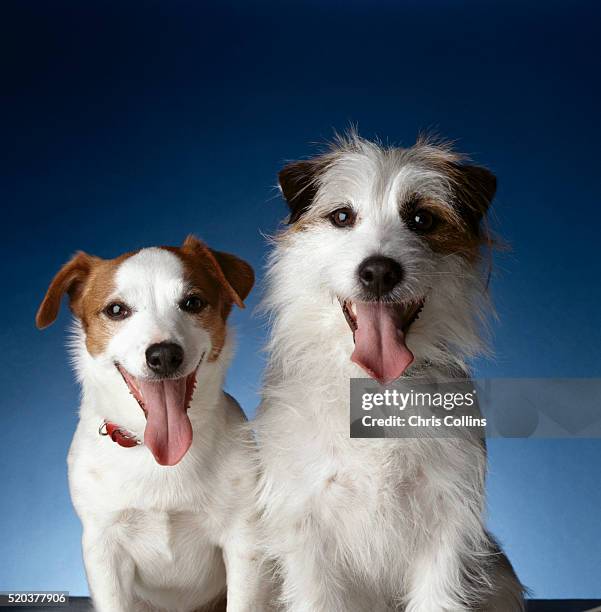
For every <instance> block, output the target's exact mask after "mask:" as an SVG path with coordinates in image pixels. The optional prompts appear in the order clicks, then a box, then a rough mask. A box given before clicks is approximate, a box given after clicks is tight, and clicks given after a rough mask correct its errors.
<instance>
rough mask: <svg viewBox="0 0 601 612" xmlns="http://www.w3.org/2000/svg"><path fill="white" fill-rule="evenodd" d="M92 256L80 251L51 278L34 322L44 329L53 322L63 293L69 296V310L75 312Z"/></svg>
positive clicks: (89, 269)
mask: <svg viewBox="0 0 601 612" xmlns="http://www.w3.org/2000/svg"><path fill="white" fill-rule="evenodd" d="M93 260H94V258H93V257H91V256H90V255H87V254H86V253H82V252H81V251H80V252H79V253H77V254H76V255H75V256H74V257H73V258H72V259H71V260H70V261H69V262H67V263H66V264H65V265H64V266H63V267H62V268H61V269H60V270H59V272H58V273H57V274H56V276H55V277H54V278H53V279H52V282H51V283H50V286H49V287H48V291H47V292H46V295H45V297H44V299H43V301H42V303H41V304H40V307H39V308H38V312H37V314H36V317H35V323H36V326H37V328H38V329H44V328H45V327H48V326H49V325H50V324H51V323H54V321H55V320H56V317H57V316H58V312H59V310H60V306H61V300H62V297H63V295H65V293H66V294H67V295H68V296H69V305H70V307H71V310H72V311H73V312H74V313H75V314H77V312H76V310H75V304H76V302H77V300H78V299H79V297H80V296H81V293H82V290H83V287H84V285H85V282H86V280H87V278H88V276H89V275H90V271H91V269H92V265H93Z"/></svg>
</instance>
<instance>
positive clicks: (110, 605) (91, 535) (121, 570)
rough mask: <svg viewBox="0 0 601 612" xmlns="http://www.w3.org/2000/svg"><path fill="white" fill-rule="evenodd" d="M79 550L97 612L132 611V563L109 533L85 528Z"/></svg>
mask: <svg viewBox="0 0 601 612" xmlns="http://www.w3.org/2000/svg"><path fill="white" fill-rule="evenodd" d="M82 548H83V557H84V564H85V568H86V574H87V577H88V584H89V586H90V592H91V595H92V600H93V601H94V609H95V610H96V612H131V610H133V609H134V599H133V578H134V571H135V568H134V562H133V560H132V559H131V557H129V556H128V555H126V554H125V553H124V551H123V549H122V547H121V546H120V545H119V543H118V542H117V541H116V540H115V538H114V537H112V536H111V534H110V531H106V532H102V531H99V530H97V529H90V528H89V527H88V528H85V527H84V534H83V538H82Z"/></svg>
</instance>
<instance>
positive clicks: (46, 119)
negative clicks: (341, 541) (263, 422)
mask: <svg viewBox="0 0 601 612" xmlns="http://www.w3.org/2000/svg"><path fill="white" fill-rule="evenodd" d="M597 7H598V5H597V6H595V3H593V2H590V3H581V2H572V3H570V5H569V7H568V6H567V4H565V5H562V4H560V3H556V2H545V3H539V2H520V3H517V2H515V3H514V2H504V3H502V4H500V3H491V2H453V3H451V2H442V1H438V2H437V1H434V0H431V1H428V2H419V3H418V2H408V1H405V2H396V3H392V2H390V3H388V2H382V3H380V4H378V5H377V6H376V5H375V4H374V3H367V2H365V3H362V2H354V1H346V2H325V1H322V2H320V3H317V2H306V3H304V4H299V3H295V2H286V3H282V2H279V3H276V2H273V3H261V4H254V3H243V4H238V3H236V2H234V3H231V2H230V3H228V4H227V6H223V7H222V8H217V7H216V6H210V5H207V4H200V3H192V2H163V3H156V2H145V3H137V4H136V3H113V2H85V3H77V2H72V3H65V2H56V1H55V2H52V3H43V2H27V3H24V2H21V3H18V4H17V3H14V4H10V3H3V11H2V12H3V16H2V19H0V22H1V23H2V26H1V27H2V30H3V32H2V36H0V46H1V51H2V53H1V55H0V57H1V58H2V60H1V61H2V63H3V67H2V68H3V69H2V83H1V85H2V90H3V92H4V94H3V97H2V119H1V125H2V139H1V142H2V145H1V151H2V158H3V159H2V163H1V166H0V168H1V175H2V185H1V191H2V195H1V201H2V207H3V211H2V228H3V231H2V242H1V243H0V248H1V249H2V254H1V255H2V256H1V257H0V265H1V266H2V286H3V290H2V293H3V298H2V301H1V302H0V317H1V320H2V321H3V325H2V331H1V332H0V333H1V338H0V341H1V346H2V367H1V368H0V383H1V388H2V395H1V398H2V399H1V418H2V444H1V445H0V478H1V486H2V493H1V494H0V498H1V499H0V541H1V542H2V553H3V554H2V560H1V562H0V590H2V589H67V590H69V591H71V593H72V594H83V593H86V592H87V586H86V583H85V578H84V573H83V569H82V563H81V559H80V548H79V537H80V526H79V522H78V520H77V518H76V516H75V514H74V512H73V510H72V508H71V504H70V501H69V495H68V491H67V483H66V466H65V456H66V453H67V449H68V446H69V442H70V438H71V435H72V433H73V430H74V428H75V424H76V410H77V405H78V389H77V386H76V384H75V382H74V380H73V376H72V372H71V370H70V367H69V363H68V359H67V356H66V351H65V339H66V329H67V326H68V322H69V315H68V313H67V312H66V311H65V312H63V313H62V314H61V317H60V319H59V321H58V323H57V324H56V325H54V326H53V327H51V328H50V329H48V330H47V331H45V332H43V333H41V332H38V331H36V329H35V328H34V325H33V319H34V313H35V310H36V308H37V306H38V303H39V301H40V300H41V298H42V296H43V294H44V291H45V289H46V286H47V284H48V282H49V280H50V279H51V277H52V275H53V274H54V273H55V272H56V271H57V270H58V268H59V266H60V265H61V264H62V263H63V262H64V261H65V260H66V259H67V258H68V257H69V256H70V254H71V253H72V252H73V251H75V250H76V249H84V250H86V251H89V252H91V253H94V254H97V255H100V256H105V257H112V256H115V255H117V254H119V253H121V252H123V251H126V250H131V249H134V248H137V247H141V246H146V245H153V244H165V243H167V244H169V243H171V244H176V243H179V242H180V241H181V240H182V239H183V237H184V236H185V235H186V234H187V233H188V232H195V233H197V234H198V235H200V236H201V237H203V238H204V239H206V240H207V241H208V242H209V243H210V244H211V245H214V246H216V247H218V248H220V249H224V250H232V251H234V252H236V253H238V254H239V255H241V256H243V257H245V258H246V259H248V260H249V261H250V262H251V263H252V264H253V265H254V266H255V267H256V269H257V270H259V271H260V270H261V268H262V266H263V265H264V258H265V254H266V248H267V247H266V241H265V239H264V238H263V237H262V235H261V232H266V233H270V232H273V231H274V230H275V229H276V227H277V224H278V220H279V219H281V218H282V217H283V215H284V206H283V204H282V202H281V201H280V200H279V198H278V196H277V191H276V190H275V188H274V185H275V176H276V172H277V170H278V168H279V167H280V166H281V165H282V163H283V162H284V161H285V160H287V159H290V158H295V157H299V156H305V155H308V154H310V153H311V152H313V151H314V150H315V149H314V148H313V147H312V146H311V143H312V142H315V141H318V142H319V141H322V140H323V139H326V138H329V137H331V135H332V128H336V129H344V128H345V127H346V126H347V125H348V124H349V122H351V121H352V122H357V123H358V125H359V128H360V130H361V132H362V133H363V134H364V135H366V136H368V137H372V136H381V137H383V138H384V139H388V140H391V141H394V142H401V143H405V144H410V143H412V141H413V140H414V138H415V135H416V133H417V131H418V130H419V129H423V128H433V129H435V130H437V131H438V132H439V133H441V134H442V135H444V136H446V137H449V138H452V139H456V140H457V143H458V147H459V148H460V149H461V150H463V151H467V152H469V153H471V154H473V155H474V156H475V158H476V159H477V160H478V161H479V162H481V163H484V164H486V165H488V166H490V167H491V168H492V169H493V170H494V171H495V172H496V173H497V175H498V177H499V185H500V188H499V193H498V198H497V200H496V206H495V212H496V226H497V228H498V230H499V231H500V232H501V233H502V235H503V236H504V237H505V238H506V239H507V240H508V241H509V242H510V243H511V245H512V247H513V250H512V252H511V253H508V254H504V255H502V256H500V257H498V258H497V266H496V275H495V278H494V280H493V292H494V295H495V300H496V304H497V307H498V312H499V315H500V320H499V322H498V323H495V324H494V332H495V349H496V355H497V356H496V359H495V360H494V361H487V362H478V363H477V364H476V370H477V372H478V374H480V375H487V376H536V377H541V376H559V375H561V376H599V375H600V374H601V368H600V367H599V344H600V341H601V325H599V303H600V300H601V283H600V282H599V255H598V254H599V242H600V238H601V235H600V232H599V228H600V227H601V209H600V206H599V185H598V175H599V170H598V164H599V158H598V154H597V150H598V145H599V140H600V135H601V134H600V131H601V130H600V125H599V103H600V96H599V77H598V72H599V61H598V58H599V35H600V31H599V26H598V24H599V18H600V13H599V9H598V8H597ZM259 276H260V277H261V276H262V273H259ZM259 295H260V289H259V290H257V291H255V292H254V294H253V296H252V298H251V299H250V306H251V308H249V309H247V310H246V311H244V312H238V313H236V314H235V322H236V324H237V326H238V328H239V330H240V333H239V344H240V348H239V350H238V355H237V357H236V360H235V362H234V365H233V368H232V369H231V371H230V374H229V377H228V378H229V382H228V389H229V390H230V391H231V392H232V393H233V394H234V395H235V396H237V397H238V399H239V400H240V401H241V403H242V404H243V405H244V407H245V408H246V409H247V411H248V412H249V413H253V412H254V410H255V407H256V404H257V389H258V385H259V380H260V375H261V370H262V365H263V358H262V356H261V355H259V354H258V352H259V350H260V347H261V345H262V343H263V341H264V338H265V330H264V328H263V327H262V325H261V322H260V321H259V320H258V319H257V318H256V317H252V307H253V306H255V305H256V302H257V300H258V296H259ZM490 455H491V463H490V479H489V506H490V526H491V529H492V530H493V532H494V533H495V534H496V535H497V536H498V537H499V538H500V540H501V541H502V542H503V543H504V545H505V547H506V549H507V551H508V553H509V555H510V557H511V559H512V561H513V563H514V564H515V566H516V569H517V571H518V573H519V575H520V576H521V578H522V580H523V581H524V582H525V583H526V584H527V585H528V586H530V587H531V588H532V590H533V593H534V594H535V595H536V596H537V597H558V598H560V597H583V598H584V597H591V598H592V597H601V557H600V555H599V551H600V550H601V521H600V520H599V508H600V507H601V492H600V486H599V484H600V474H601V441H599V440H591V441H545V440H537V441H533V440H512V441H509V440H493V441H492V442H491V444H490ZM107 495H110V491H107Z"/></svg>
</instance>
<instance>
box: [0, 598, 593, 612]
mask: <svg viewBox="0 0 601 612" xmlns="http://www.w3.org/2000/svg"><path fill="white" fill-rule="evenodd" d="M596 606H601V600H592V599H574V600H568V599H562V600H546V601H543V600H540V599H539V600H537V599H533V600H530V601H529V602H528V612H586V611H587V610H590V609H591V608H595V607H596ZM4 609H5V610H15V611H21V612H27V611H28V612H42V611H48V612H51V611H52V610H67V609H68V610H72V611H73V612H92V606H91V603H90V600H89V599H88V598H87V597H71V599H70V605H69V607H68V608H63V607H57V606H55V607H52V608H48V607H45V606H43V607H42V606H39V607H34V608H26V607H16V606H10V607H7V608H4Z"/></svg>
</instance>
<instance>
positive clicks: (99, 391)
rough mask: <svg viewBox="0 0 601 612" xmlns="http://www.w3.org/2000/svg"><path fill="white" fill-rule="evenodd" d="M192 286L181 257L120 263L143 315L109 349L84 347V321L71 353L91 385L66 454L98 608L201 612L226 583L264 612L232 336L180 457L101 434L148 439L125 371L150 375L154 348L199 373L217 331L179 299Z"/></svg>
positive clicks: (202, 392) (201, 394) (200, 390)
mask: <svg viewBox="0 0 601 612" xmlns="http://www.w3.org/2000/svg"><path fill="white" fill-rule="evenodd" d="M185 291H186V283H185V280H184V270H183V267H182V264H181V262H180V260H179V259H178V258H177V257H176V256H175V255H174V254H172V253H170V252H168V251H166V250H162V249H145V250H142V251H140V252H139V253H138V254H136V255H134V256H133V257H131V258H129V259H127V260H125V262H124V263H122V264H121V265H120V267H119V269H118V271H117V273H116V276H115V296H114V297H118V298H119V299H120V300H122V301H125V302H126V303H127V304H128V305H129V306H131V307H132V309H133V314H132V315H131V316H130V317H129V318H128V319H126V320H124V321H122V322H120V323H118V324H116V325H115V327H116V329H118V331H116V333H115V334H114V335H113V336H112V337H111V339H110V342H109V343H108V345H107V348H106V350H105V351H104V352H103V353H102V354H100V355H96V356H92V355H90V353H89V352H88V351H87V350H86V346H85V336H84V332H83V330H82V328H81V326H80V325H79V324H77V325H76V327H75V333H74V338H73V340H72V352H73V355H74V359H75V364H76V369H77V373H78V377H79V380H80V382H81V385H82V403H81V409H80V421H79V425H78V427H77V431H76V433H75V437H74V439H73V443H72V445H71V449H70V452H69V457H68V464H69V484H70V488H71V496H72V499H73V504H74V506H75V508H76V510H77V513H78V515H79V517H80V518H81V521H82V523H83V541H82V543H83V554H84V561H85V567H86V572H87V576H88V581H89V585H90V590H91V593H92V596H93V599H94V604H95V607H96V610H98V612H131V611H132V610H147V611H150V610H157V611H158V610H167V611H172V612H190V611H192V610H199V609H201V608H202V607H203V606H204V605H205V604H207V603H208V602H211V601H212V600H214V599H215V598H216V597H217V596H218V595H219V594H220V593H223V592H225V589H226V573H227V581H228V587H227V597H228V607H227V609H228V611H230V612H242V611H246V612H251V611H253V612H254V611H257V610H260V609H262V603H261V597H262V594H261V592H260V580H259V578H260V563H259V557H258V555H257V550H256V547H255V535H254V527H253V524H254V517H253V511H252V507H253V502H252V499H253V498H252V492H253V488H254V486H255V483H256V477H255V473H254V472H253V470H252V469H251V468H250V467H249V466H250V464H251V463H252V460H251V457H252V444H251V440H250V439H249V438H248V436H247V434H246V433H245V427H244V421H245V419H244V416H243V413H242V411H241V409H240V407H239V406H238V404H237V403H236V401H235V400H234V399H233V398H231V397H230V396H228V395H227V394H225V393H224V392H223V391H222V384H223V378H224V373H225V370H226V367H227V365H228V362H229V359H230V356H231V352H232V349H231V341H228V342H227V343H226V346H225V348H224V350H223V351H222V352H221V355H220V356H219V358H218V359H217V360H216V361H214V362H209V361H207V359H204V361H203V362H202V364H201V366H200V368H199V370H198V375H197V387H196V392H195V394H194V398H193V400H192V403H191V406H190V408H189V411H188V415H189V417H190V420H191V422H192V427H193V432H194V437H193V442H192V446H191V447H190V449H189V451H188V452H187V454H186V455H185V456H184V458H183V459H182V461H181V462H180V463H178V464H177V465H175V466H173V467H163V466H160V465H158V464H157V463H156V461H155V459H154V457H153V456H152V454H151V453H150V451H149V450H148V449H147V448H146V447H145V446H143V445H141V446H138V447H135V448H123V447H121V446H119V445H118V444H116V443H114V442H113V441H111V440H110V438H109V437H102V436H100V435H99V433H98V429H99V426H100V425H101V424H102V422H103V421H104V420H105V419H107V420H109V421H111V422H114V423H117V424H119V425H121V426H122V427H124V428H126V429H128V430H129V431H131V432H134V433H136V434H137V436H138V437H139V438H140V439H142V438H143V432H144V426H145V418H144V415H143V412H142V410H141V409H140V407H139V406H138V404H137V403H136V401H135V400H134V399H133V398H132V396H131V395H130V394H129V391H128V388H127V386H126V384H125V383H124V381H123V379H122V378H121V376H120V374H119V373H118V371H117V370H116V368H115V365H114V364H115V362H119V363H120V364H122V365H123V366H124V367H125V368H126V369H127V370H128V371H129V372H130V373H132V374H133V375H135V376H144V375H147V374H148V372H147V371H146V367H147V366H146V362H145V357H144V353H145V350H146V348H147V347H148V345H149V344H152V343H154V342H160V341H171V342H173V341H175V342H178V343H179V344H180V345H181V346H182V347H183V348H184V351H185V360H184V364H183V369H184V371H185V373H186V374H187V373H190V372H192V371H193V369H194V368H195V367H196V366H197V365H198V362H199V360H200V357H201V355H202V354H203V353H205V354H206V355H209V354H210V351H211V348H212V347H211V337H210V334H209V333H208V332H207V330H204V329H202V328H201V327H199V326H198V325H197V324H196V323H195V322H194V321H193V317H191V316H190V315H188V314H187V313H185V312H183V311H181V310H180V309H179V308H178V307H177V304H178V302H179V301H180V300H181V299H182V298H183V296H184V295H185Z"/></svg>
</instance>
